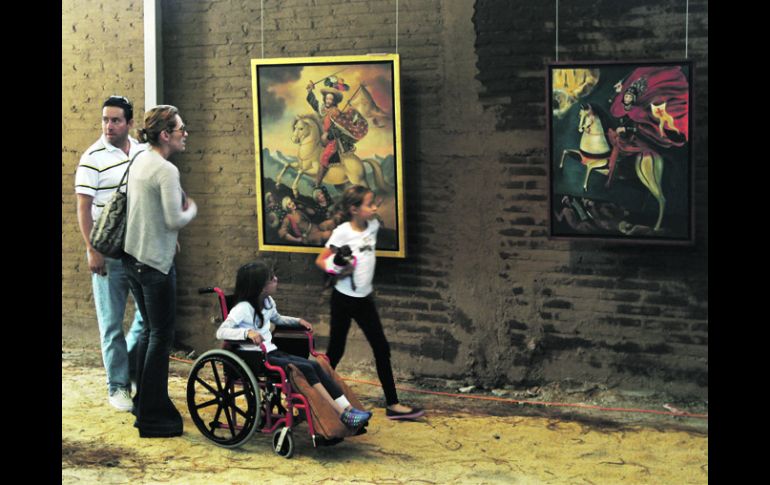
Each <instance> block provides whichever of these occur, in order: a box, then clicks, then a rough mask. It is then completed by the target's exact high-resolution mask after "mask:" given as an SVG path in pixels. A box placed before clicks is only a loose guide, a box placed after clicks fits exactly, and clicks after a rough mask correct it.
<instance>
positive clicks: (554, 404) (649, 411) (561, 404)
mask: <svg viewBox="0 0 770 485" xmlns="http://www.w3.org/2000/svg"><path fill="white" fill-rule="evenodd" d="M169 358H170V359H171V360H176V361H178V362H183V363H185V364H192V363H193V361H191V360H186V359H180V358H178V357H173V356H170V357H169ZM342 379H343V380H344V381H348V382H355V383H358V384H368V385H371V386H379V385H380V383H379V382H373V381H364V380H359V379H351V378H347V377H343V378H342ZM396 389H398V390H399V391H405V392H414V393H417V394H432V395H435V396H445V397H459V398H463V399H475V400H480V401H497V402H507V403H512V404H533V405H539V406H551V407H571V408H582V409H593V410H596V411H611V412H623V413H646V414H661V415H664V416H679V417H683V418H697V419H708V417H709V415H708V414H695V413H685V412H678V413H676V412H672V411H656V410H654V409H634V408H610V407H603V406H594V405H591V404H576V403H564V402H545V401H522V400H519V399H508V398H502V397H491V396H474V395H466V394H453V393H450V392H440V391H425V390H422V389H411V388H407V387H402V386H396Z"/></svg>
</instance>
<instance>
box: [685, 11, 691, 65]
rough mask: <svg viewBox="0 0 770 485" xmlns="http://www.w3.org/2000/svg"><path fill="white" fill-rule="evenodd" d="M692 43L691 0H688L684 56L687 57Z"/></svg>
mask: <svg viewBox="0 0 770 485" xmlns="http://www.w3.org/2000/svg"><path fill="white" fill-rule="evenodd" d="M689 43H690V0H687V10H686V11H685V22H684V58H685V59H687V55H688V54H689V52H688V51H687V49H688V47H689Z"/></svg>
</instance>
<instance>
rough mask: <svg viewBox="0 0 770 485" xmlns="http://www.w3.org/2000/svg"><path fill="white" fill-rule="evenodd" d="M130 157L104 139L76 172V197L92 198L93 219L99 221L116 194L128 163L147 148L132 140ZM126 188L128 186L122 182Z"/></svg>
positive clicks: (130, 141)
mask: <svg viewBox="0 0 770 485" xmlns="http://www.w3.org/2000/svg"><path fill="white" fill-rule="evenodd" d="M128 141H129V144H130V148H129V150H128V155H126V154H125V152H123V150H121V149H120V148H117V147H115V146H113V145H110V143H109V142H108V141H107V139H106V138H105V137H104V135H102V136H101V137H100V138H99V139H98V140H97V141H96V143H94V144H93V145H91V146H90V147H89V148H88V150H86V152H85V153H84V154H83V156H82V157H80V163H79V164H78V169H77V172H75V193H77V194H83V195H89V196H91V197H93V198H94V200H93V203H92V204H91V217H92V218H93V220H94V221H96V220H97V219H99V215H100V214H101V213H102V209H103V208H104V204H106V203H107V201H108V200H110V197H112V194H113V193H114V192H115V190H117V188H118V184H119V183H120V179H121V178H123V174H124V173H125V172H126V168H127V167H128V162H130V161H131V159H132V158H133V157H134V155H136V154H137V153H138V152H139V151H140V150H146V149H147V145H146V144H140V143H139V142H137V141H136V140H134V139H133V138H131V137H130V136H129V137H128ZM123 185H125V182H123Z"/></svg>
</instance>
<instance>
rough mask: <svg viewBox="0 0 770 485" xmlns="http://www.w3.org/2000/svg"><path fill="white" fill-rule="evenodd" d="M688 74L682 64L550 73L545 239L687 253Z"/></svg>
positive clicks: (567, 68)
mask: <svg viewBox="0 0 770 485" xmlns="http://www.w3.org/2000/svg"><path fill="white" fill-rule="evenodd" d="M692 74H693V67H692V63H690V62H688V61H681V62H656V63H644V62H639V63H598V64H597V63H594V64H587V63H582V64H564V63H562V64H552V65H550V66H549V92H550V94H551V98H550V99H549V127H548V128H549V138H550V143H549V152H550V181H549V183H550V187H549V190H550V192H549V195H550V210H551V218H550V221H551V224H550V230H551V237H552V238H555V239H559V238H564V239H609V240H616V241H633V242H657V243H663V244H665V243H673V244H691V243H692V241H693V239H694V238H693V224H692V221H693V217H692V211H693V208H692V201H693V193H692V191H693V187H692V180H693V178H692V170H693V167H692V157H691V142H690V138H691V123H692V119H691V116H690V97H691V90H692V88H691V86H692V81H691V78H692ZM586 80H588V81H590V83H589V82H587V81H586ZM577 82H580V83H581V84H580V85H579V86H575V87H571V86H569V84H570V83H577ZM565 92H567V93H573V94H571V95H570V96H565V95H564V94H563V93H565ZM598 208H601V209H602V210H598Z"/></svg>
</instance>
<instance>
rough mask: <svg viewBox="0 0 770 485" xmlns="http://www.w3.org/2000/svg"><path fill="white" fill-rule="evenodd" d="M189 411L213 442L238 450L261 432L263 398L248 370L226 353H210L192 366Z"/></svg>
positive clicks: (196, 424)
mask: <svg viewBox="0 0 770 485" xmlns="http://www.w3.org/2000/svg"><path fill="white" fill-rule="evenodd" d="M187 407H188V410H189V411H190V416H191V417H192V420H193V422H194V423H195V426H196V427H197V428H198V430H200V432H201V433H203V436H205V437H206V438H207V439H209V440H210V441H213V442H214V443H215V444H217V445H219V446H222V447H225V448H236V447H238V446H241V445H242V444H243V443H245V442H246V441H248V440H249V438H251V437H252V435H253V434H254V432H255V431H256V430H257V428H258V423H259V422H260V413H261V407H262V406H261V395H260V391H259V385H258V384H257V379H256V378H255V377H254V374H253V373H252V372H251V369H250V368H249V366H248V365H247V364H246V363H245V362H244V361H243V360H242V359H241V358H239V357H238V356H237V355H235V354H233V353H232V352H229V351H227V350H219V349H215V350H209V351H208V352H206V353H204V354H203V355H201V356H200V357H199V358H198V360H196V361H195V363H194V364H193V367H192V370H191V371H190V377H189V378H188V380H187Z"/></svg>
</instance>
